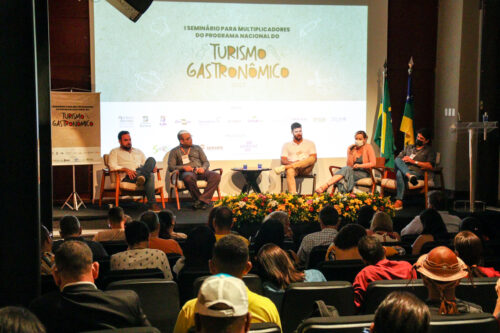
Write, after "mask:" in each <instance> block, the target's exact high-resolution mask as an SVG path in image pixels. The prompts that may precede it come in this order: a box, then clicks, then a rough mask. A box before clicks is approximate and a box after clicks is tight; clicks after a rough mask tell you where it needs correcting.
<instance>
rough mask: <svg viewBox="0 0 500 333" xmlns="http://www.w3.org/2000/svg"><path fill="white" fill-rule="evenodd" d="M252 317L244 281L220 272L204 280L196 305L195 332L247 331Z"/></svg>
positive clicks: (239, 332)
mask: <svg viewBox="0 0 500 333" xmlns="http://www.w3.org/2000/svg"><path fill="white" fill-rule="evenodd" d="M250 318H251V315H250V313H249V312H248V295H247V288H246V286H245V283H243V281H241V280H240V279H237V278H235V277H232V276H229V275H226V274H218V275H214V276H211V277H209V278H207V279H206V280H205V281H204V282H203V284H202V285H201V288H200V292H199V293H198V300H197V302H196V307H195V317H194V319H195V323H196V332H200V333H212V332H213V333H225V332H227V333H233V332H237V333H242V332H248V330H249V329H250Z"/></svg>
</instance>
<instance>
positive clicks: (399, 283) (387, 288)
mask: <svg viewBox="0 0 500 333" xmlns="http://www.w3.org/2000/svg"><path fill="white" fill-rule="evenodd" d="M393 291H407V292H410V293H412V294H415V296H417V297H418V298H420V299H421V300H425V299H426V298H427V288H426V287H425V286H424V282H423V281H422V279H418V280H381V281H374V282H371V283H370V284H369V285H368V288H367V289H366V297H365V302H364V304H363V309H362V312H363V313H365V314H371V313H375V310H377V308H378V306H379V305H380V303H382V301H383V300H384V299H385V298H386V297H387V295H389V294H390V293H392V292H393Z"/></svg>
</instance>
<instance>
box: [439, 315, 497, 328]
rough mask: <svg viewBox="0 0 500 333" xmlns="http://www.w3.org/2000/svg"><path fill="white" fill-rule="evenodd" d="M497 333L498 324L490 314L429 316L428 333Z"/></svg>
mask: <svg viewBox="0 0 500 333" xmlns="http://www.w3.org/2000/svg"><path fill="white" fill-rule="evenodd" d="M457 332H458V333H478V332H481V333H498V322H497V320H496V319H495V317H493V316H492V315H491V314H490V313H467V314H458V315H453V316H440V315H431V326H430V329H429V333H457Z"/></svg>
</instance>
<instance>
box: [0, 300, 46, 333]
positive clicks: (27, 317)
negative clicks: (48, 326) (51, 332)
mask: <svg viewBox="0 0 500 333" xmlns="http://www.w3.org/2000/svg"><path fill="white" fill-rule="evenodd" d="M0 333H45V327H43V325H42V323H41V322H40V321H39V320H38V318H37V317H36V316H35V315H34V314H33V313H31V312H30V311H29V310H28V309H25V308H22V307H17V306H6V307H4V308H1V309H0Z"/></svg>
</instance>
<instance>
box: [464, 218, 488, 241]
mask: <svg viewBox="0 0 500 333" xmlns="http://www.w3.org/2000/svg"><path fill="white" fill-rule="evenodd" d="M460 231H471V232H473V233H474V234H476V236H477V237H479V238H481V239H482V238H483V236H484V227H483V222H482V221H481V220H480V219H478V218H477V217H475V216H468V217H466V218H464V219H463V220H462V222H461V223H460Z"/></svg>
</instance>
